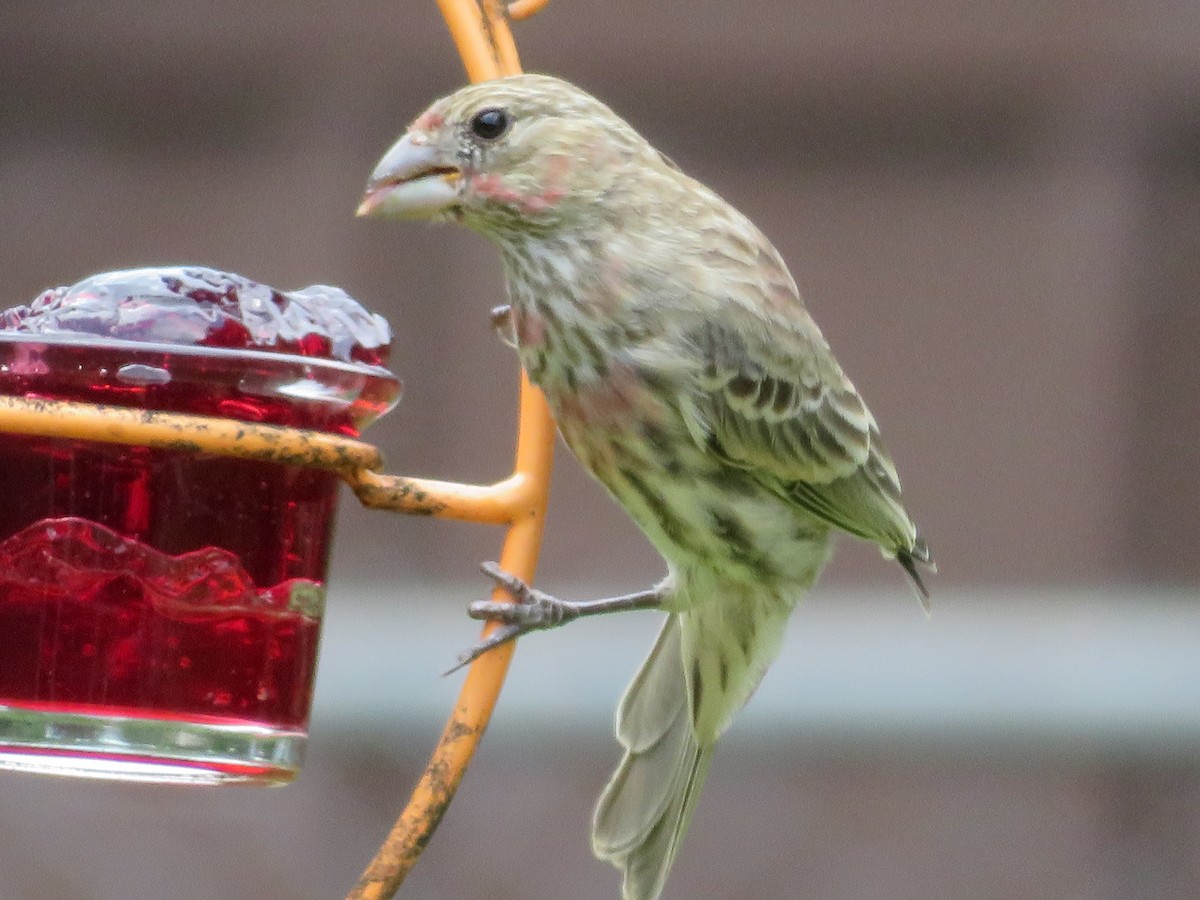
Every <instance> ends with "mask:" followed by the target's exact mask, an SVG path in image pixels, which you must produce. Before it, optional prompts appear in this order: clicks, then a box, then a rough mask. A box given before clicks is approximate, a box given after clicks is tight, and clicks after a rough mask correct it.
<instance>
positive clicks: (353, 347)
mask: <svg viewBox="0 0 1200 900" xmlns="http://www.w3.org/2000/svg"><path fill="white" fill-rule="evenodd" d="M0 325H3V327H4V329H5V330H3V331H0V395H9V396H18V397H25V398H45V399H54V400H77V401H85V402H91V403H103V404H108V405H116V406H125V407H134V408H140V409H154V410H164V411H170V412H181V413H191V414H199V415H206V416H220V417H224V418H231V419H238V420H242V421H247V422H265V423H270V424H275V425H286V426H295V427H300V428H307V429H316V430H322V431H326V432H331V433H335V434H342V435H347V436H357V435H358V433H359V432H360V430H361V429H362V428H363V427H365V426H366V425H367V424H369V423H370V422H371V421H373V420H374V419H375V418H376V417H378V416H379V415H381V414H382V413H384V412H386V411H387V410H389V409H390V408H391V407H392V406H393V405H394V403H395V401H396V398H397V396H398V393H399V382H398V381H397V380H396V379H395V378H394V377H393V376H392V375H391V374H390V373H389V372H388V371H387V370H386V369H383V368H381V367H380V366H379V363H382V362H383V361H385V360H386V359H387V352H388V346H389V343H390V335H389V333H388V329H387V325H386V323H385V322H384V321H383V320H382V319H381V318H379V317H378V316H373V315H371V314H369V313H367V312H366V311H365V310H363V309H362V307H361V306H359V305H358V304H357V303H356V302H355V301H353V300H351V299H350V298H349V297H347V296H346V295H345V294H344V293H342V292H341V291H339V290H337V289H336V288H329V287H314V288H308V289H305V290H304V291H298V292H294V293H291V294H285V293H282V292H279V291H275V290H274V289H272V288H269V287H267V286H265V285H260V284H257V283H255V282H252V281H249V280H247V279H244V278H241V277H239V276H235V275H228V274H225V273H219V272H214V271H212V270H208V269H200V268H195V267H188V268H172V269H140V270H134V271H131V272H115V273H109V274H106V275H101V276H96V277H94V278H90V279H88V280H86V281H84V282H80V284H78V285H75V286H73V287H70V288H58V289H56V290H54V291H48V292H46V293H45V294H43V295H42V296H41V297H39V298H38V299H37V300H35V301H34V302H33V303H32V304H30V305H29V306H24V307H17V308H14V309H11V310H8V311H6V312H3V313H0ZM2 430H3V421H2V420H0V480H2V481H3V483H5V484H6V485H7V489H6V492H5V493H6V502H5V503H4V504H0V767H7V768H21V769H33V770H38V771H53V772H60V773H67V774H85V775H92V776H99V777H115V778H138V779H143V780H157V781H258V782H267V783H274V782H280V781H286V780H288V779H290V778H291V777H293V775H294V774H295V772H296V770H297V769H298V767H299V764H300V759H301V755H302V750H303V743H304V737H305V732H306V728H307V720H308V711H309V705H310V700H311V691H312V680H313V676H314V674H315V666H316V657H317V640H318V634H319V629H320V621H321V614H322V611H323V602H324V581H325V571H326V565H327V562H328V557H329V550H330V541H331V537H332V524H333V515H334V510H335V503H336V496H337V494H336V491H337V476H335V475H333V474H330V473H327V472H323V471H318V470H314V469H306V468H301V467H298V466H289V465H281V464H274V463H264V462H255V461H246V460H238V459H234V458H227V457H219V456H209V455H203V454H197V453H192V452H188V451H175V450H158V449H152V448H146V447H127V446H120V445H108V444H103V443H95V442H86V441H70V440H63V439H59V438H53V437H30V436H18V435H3V434H2ZM64 735H65V736H66V737H65V738H63V737H62V736H64Z"/></svg>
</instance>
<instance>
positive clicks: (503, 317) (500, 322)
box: [489, 303, 517, 349]
mask: <svg viewBox="0 0 1200 900" xmlns="http://www.w3.org/2000/svg"><path fill="white" fill-rule="evenodd" d="M489 315H490V316H491V319H492V330H493V331H495V332H496V334H497V335H498V336H499V338H500V340H501V341H502V342H503V343H504V344H505V345H506V346H509V347H512V348H513V349H516V346H517V335H516V329H515V327H514V325H513V318H512V307H511V306H509V305H508V304H507V303H504V304H502V305H500V306H493V307H492V311H491V312H490V313H489Z"/></svg>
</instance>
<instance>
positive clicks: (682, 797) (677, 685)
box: [592, 615, 712, 900]
mask: <svg viewBox="0 0 1200 900" xmlns="http://www.w3.org/2000/svg"><path fill="white" fill-rule="evenodd" d="M682 631H683V628H682V625H681V622H680V618H679V616H678V615H671V616H670V617H669V618H668V619H667V621H666V624H665V625H664V626H663V629H662V631H661V632H660V633H659V636H658V640H657V641H656V642H655V644H654V647H653V649H651V651H650V655H649V656H648V657H647V658H646V661H645V662H644V663H643V664H642V668H641V669H640V670H639V671H638V673H637V675H636V676H634V679H633V681H632V683H631V684H630V685H629V688H628V689H627V690H626V691H625V696H624V697H623V698H622V700H621V703H620V706H619V707H618V708H617V739H618V740H619V741H620V742H621V744H622V745H623V746H624V747H625V755H624V757H622V759H621V763H620V765H618V766H617V770H616V772H614V773H613V776H612V779H611V780H610V781H609V782H608V786H607V787H606V788H605V789H604V793H603V794H601V795H600V801H599V803H598V804H597V805H596V813H595V816H594V817H593V819H592V851H593V852H594V853H595V854H596V856H598V857H599V858H600V859H604V860H608V861H609V862H611V863H613V864H614V865H616V866H617V867H618V868H620V869H622V870H623V871H624V873H625V880H624V884H623V887H622V896H623V897H624V900H653V898H656V897H658V895H659V893H660V892H661V891H662V888H663V884H664V883H665V882H666V880H667V873H668V872H669V871H670V870H671V863H672V862H674V860H675V854H676V853H677V852H678V850H679V844H680V842H681V841H682V840H683V836H684V835H685V834H686V833H687V829H688V825H689V823H690V822H691V818H692V812H693V810H694V809H695V805H696V799H697V798H698V797H699V796H700V789H701V788H702V787H703V786H704V779H705V777H706V776H707V775H708V764H709V761H710V760H711V758H712V746H711V745H709V746H706V747H701V746H700V744H699V743H698V741H697V740H696V737H695V733H694V732H693V729H692V721H691V711H690V709H689V701H688V685H687V683H686V679H685V675H684V671H685V670H684V665H683V650H682Z"/></svg>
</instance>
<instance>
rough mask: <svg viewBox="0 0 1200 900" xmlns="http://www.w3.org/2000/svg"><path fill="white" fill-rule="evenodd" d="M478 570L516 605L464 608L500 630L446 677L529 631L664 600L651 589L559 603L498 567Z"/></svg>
mask: <svg viewBox="0 0 1200 900" xmlns="http://www.w3.org/2000/svg"><path fill="white" fill-rule="evenodd" d="M480 568H482V569H483V574H485V575H487V577H488V578H490V579H492V581H494V582H496V584H497V586H499V587H501V588H503V589H504V590H505V591H507V592H508V594H509V595H510V596H511V597H512V598H513V600H514V601H516V602H514V603H497V602H496V601H494V600H477V601H475V602H474V603H472V604H471V605H470V606H469V607H468V608H467V614H468V615H469V616H470V617H471V618H472V619H488V620H490V621H493V622H500V623H501V626H500V627H499V628H497V629H496V630H495V631H493V632H492V633H491V634H489V635H488V636H487V637H485V638H484V639H483V640H481V641H480V642H479V643H478V644H476V645H475V646H474V647H472V648H471V649H470V650H468V651H467V652H466V653H464V654H462V655H461V656H460V657H459V658H458V661H457V662H456V663H455V665H454V667H453V668H452V669H450V671H449V672H447V673H446V674H447V675H449V674H450V672H454V671H456V670H458V669H461V668H462V667H463V666H465V665H469V664H470V663H472V662H474V661H475V660H476V659H478V658H479V657H480V656H482V655H483V654H484V653H487V652H488V651H489V650H491V649H493V648H495V647H499V646H500V645H501V644H506V643H508V642H509V641H511V640H513V639H514V638H518V637H520V636H521V635H524V634H528V633H529V632H531V631H542V630H545V629H547V628H557V627H558V626H559V625H565V624H566V623H567V622H570V621H571V620H572V619H577V618H579V617H580V616H594V615H599V614H601V613H607V612H621V611H623V610H629V609H656V608H658V607H660V605H661V604H662V599H663V592H662V589H661V588H653V589H651V590H648V591H639V592H638V593H635V594H623V595H621V596H619V597H608V598H605V599H603V600H586V601H570V600H560V599H559V598H558V597H555V596H553V595H551V594H547V593H546V592H545V591H539V590H538V589H537V588H532V587H530V586H529V585H527V584H526V583H525V582H524V581H522V580H521V579H520V578H518V577H517V576H515V575H511V574H509V573H508V572H505V571H504V570H503V569H501V568H500V566H499V565H498V564H497V563H494V562H485V563H484V564H483V565H482V566H481V567H480Z"/></svg>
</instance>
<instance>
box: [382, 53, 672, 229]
mask: <svg viewBox="0 0 1200 900" xmlns="http://www.w3.org/2000/svg"><path fill="white" fill-rule="evenodd" d="M647 164H650V165H666V163H665V162H664V161H663V160H662V158H661V157H659V155H658V154H657V153H656V152H655V151H654V150H653V149H652V148H651V147H650V145H649V144H648V143H646V141H645V140H644V139H643V138H642V137H641V136H640V135H638V134H637V132H635V131H634V130H633V129H632V128H631V127H630V126H629V125H627V124H626V123H625V122H624V121H623V120H622V119H621V118H620V117H619V116H617V115H616V114H615V113H614V112H612V110H610V109H609V108H608V107H607V106H605V105H604V104H602V103H601V102H600V101H598V100H596V99H595V98H594V97H592V96H591V95H589V94H587V93H585V92H584V91H582V90H580V89H579V88H577V87H574V86H573V85H571V84H568V83H567V82H565V81H562V80H560V79H557V78H551V77H548V76H545V75H516V76H512V77H508V78H500V79H497V80H495V81H487V82H483V83H480V84H474V85H470V86H469V87H465V88H462V89H461V90H459V91H457V92H456V93H453V94H451V95H449V96H448V97H444V98H442V99H441V100H438V101H437V102H436V103H434V104H433V105H432V106H430V107H429V108H428V109H427V110H426V111H425V112H423V113H422V114H421V115H420V116H418V117H417V118H416V120H415V121H414V122H413V123H412V125H410V126H409V128H408V130H407V131H406V132H405V133H404V135H403V136H402V137H401V138H400V140H398V141H397V142H396V143H395V144H393V145H392V147H391V149H389V150H388V151H387V153H385V154H384V156H383V158H382V159H381V160H380V161H379V164H378V165H377V166H376V167H375V171H374V172H372V173H371V178H370V181H369V182H368V184H367V190H366V194H365V196H364V198H363V201H362V204H361V205H360V206H359V208H358V214H359V215H360V216H367V215H374V216H384V217H390V218H446V217H449V218H454V219H459V220H461V221H462V222H463V223H464V224H466V225H468V226H470V227H472V228H474V229H475V230H477V231H480V232H483V233H485V234H489V235H490V236H493V237H501V238H503V237H504V236H506V233H508V232H511V231H513V230H516V231H524V232H529V231H539V230H550V229H554V228H560V227H563V226H564V225H568V224H569V223H570V222H571V221H572V220H575V219H579V218H580V217H581V216H582V217H584V218H586V219H591V218H593V217H594V215H595V210H596V207H597V204H599V203H601V202H602V201H603V199H604V197H605V196H606V195H607V194H608V193H609V192H611V191H612V190H613V189H614V185H615V184H616V183H617V182H619V180H620V179H621V178H622V173H623V172H628V171H633V170H636V168H637V167H638V166H639V165H642V166H644V165H647ZM581 221H582V219H581Z"/></svg>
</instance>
